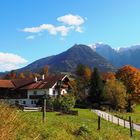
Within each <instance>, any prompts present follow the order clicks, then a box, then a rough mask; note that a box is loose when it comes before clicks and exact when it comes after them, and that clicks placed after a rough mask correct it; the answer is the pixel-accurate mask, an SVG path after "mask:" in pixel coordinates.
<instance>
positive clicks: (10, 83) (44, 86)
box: [0, 75, 71, 107]
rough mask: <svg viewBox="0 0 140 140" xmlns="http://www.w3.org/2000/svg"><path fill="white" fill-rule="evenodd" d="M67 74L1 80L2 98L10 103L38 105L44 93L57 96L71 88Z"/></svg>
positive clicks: (0, 94) (0, 96) (0, 93)
mask: <svg viewBox="0 0 140 140" xmlns="http://www.w3.org/2000/svg"><path fill="white" fill-rule="evenodd" d="M70 88H71V87H70V85H69V78H68V77H67V75H55V76H48V77H46V78H45V77H44V76H42V78H35V79H17V80H0V99H1V100H5V101H7V102H9V103H10V104H19V105H23V106H30V107H34V106H37V104H38V102H39V100H41V99H42V97H43V96H44V94H47V95H49V96H53V97H56V96H58V95H64V94H67V93H68V90H70Z"/></svg>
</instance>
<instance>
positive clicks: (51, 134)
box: [17, 109, 140, 140]
mask: <svg viewBox="0 0 140 140" xmlns="http://www.w3.org/2000/svg"><path fill="white" fill-rule="evenodd" d="M77 110H78V111H79V115H78V116H71V115H59V114H58V113H57V112H47V113H46V123H45V124H43V123H42V113H41V112H20V114H21V116H22V118H23V119H24V121H26V126H25V127H24V129H22V130H20V131H19V132H18V135H17V140H32V139H34V140H118V139H120V140H129V139H130V137H129V129H126V128H123V127H121V126H117V125H114V124H112V123H110V122H107V121H104V120H101V130H97V116H96V115H95V114H94V113H92V112H91V111H90V110H88V109H77ZM133 139H136V140H139V139H140V132H136V131H134V137H133Z"/></svg>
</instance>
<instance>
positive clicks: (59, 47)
mask: <svg viewBox="0 0 140 140" xmlns="http://www.w3.org/2000/svg"><path fill="white" fill-rule="evenodd" d="M139 7H140V1H139V0H116V1H115V0H1V1H0V18H1V20H0V71H5V70H11V69H16V68H19V67H22V66H25V65H27V64H29V63H31V62H33V61H35V60H37V59H39V58H42V57H46V56H50V55H54V54H58V53H60V52H62V51H65V50H67V49H68V48H70V47H71V46H73V45H74V44H75V43H77V44H87V45H89V44H94V43H97V42H103V43H105V44H109V45H111V46H112V47H114V48H116V47H127V46H128V47H129V46H131V45H134V44H140V8H139Z"/></svg>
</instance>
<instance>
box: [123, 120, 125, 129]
mask: <svg viewBox="0 0 140 140" xmlns="http://www.w3.org/2000/svg"><path fill="white" fill-rule="evenodd" d="M123 121H124V128H125V119H124V120H123Z"/></svg>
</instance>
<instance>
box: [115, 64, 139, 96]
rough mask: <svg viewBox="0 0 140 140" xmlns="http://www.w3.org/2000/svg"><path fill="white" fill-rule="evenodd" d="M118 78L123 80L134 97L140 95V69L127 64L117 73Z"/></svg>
mask: <svg viewBox="0 0 140 140" xmlns="http://www.w3.org/2000/svg"><path fill="white" fill-rule="evenodd" d="M116 77H117V79H119V80H121V81H122V82H123V83H124V85H125V86H126V88H127V92H128V93H130V94H131V95H132V96H133V97H136V98H137V97H138V94H139V95H140V70H139V69H137V68H135V67H132V66H130V65H126V66H124V67H122V68H121V69H119V70H118V72H117V73H116Z"/></svg>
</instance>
